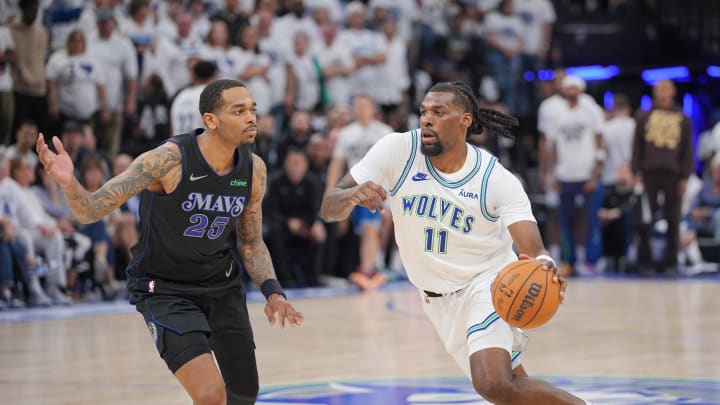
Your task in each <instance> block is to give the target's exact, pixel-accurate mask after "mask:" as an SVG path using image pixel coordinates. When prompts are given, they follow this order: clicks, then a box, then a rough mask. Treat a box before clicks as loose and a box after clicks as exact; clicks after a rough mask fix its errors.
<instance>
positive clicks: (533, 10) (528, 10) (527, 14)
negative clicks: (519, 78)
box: [513, 0, 557, 55]
mask: <svg viewBox="0 0 720 405" xmlns="http://www.w3.org/2000/svg"><path fill="white" fill-rule="evenodd" d="M513 9H514V12H515V14H517V15H518V16H519V17H520V19H521V20H522V22H523V26H524V27H525V35H524V36H523V38H524V40H525V43H524V46H523V48H524V49H523V51H524V53H526V54H528V55H537V54H538V53H539V52H540V51H541V50H542V48H543V46H544V45H545V44H543V43H542V41H543V28H544V26H545V24H553V23H555V20H556V19H557V17H556V16H555V7H553V5H552V3H551V2H550V1H549V0H522V1H516V2H513Z"/></svg>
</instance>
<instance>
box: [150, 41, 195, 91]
mask: <svg viewBox="0 0 720 405" xmlns="http://www.w3.org/2000/svg"><path fill="white" fill-rule="evenodd" d="M204 47H205V44H204V43H203V41H201V40H200V39H198V38H195V37H193V36H192V35H190V36H188V37H187V38H176V39H167V38H161V39H160V40H159V41H158V46H157V48H156V49H155V55H154V56H155V58H154V59H155V66H154V68H155V70H156V71H157V73H158V74H159V75H160V77H162V79H163V83H164V85H165V91H166V93H167V94H168V95H169V96H172V95H174V94H175V93H177V92H178V91H179V90H180V89H182V88H184V87H185V86H188V85H189V84H190V68H189V67H188V60H189V59H190V58H194V57H197V56H198V55H200V52H201V51H202V50H203V48H204Z"/></svg>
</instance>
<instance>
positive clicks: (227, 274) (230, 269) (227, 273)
mask: <svg viewBox="0 0 720 405" xmlns="http://www.w3.org/2000/svg"><path fill="white" fill-rule="evenodd" d="M232 266H233V262H230V268H229V269H228V271H226V272H225V277H230V273H232Z"/></svg>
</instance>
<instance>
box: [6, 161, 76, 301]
mask: <svg viewBox="0 0 720 405" xmlns="http://www.w3.org/2000/svg"><path fill="white" fill-rule="evenodd" d="M10 176H11V177H12V179H13V180H15V182H16V183H17V184H18V186H19V187H18V191H17V192H18V193H20V195H21V197H20V198H21V199H22V201H23V204H24V205H25V206H26V207H27V208H28V209H29V210H30V212H31V217H32V220H31V221H23V222H20V226H21V227H23V228H24V230H25V231H26V232H24V233H21V234H19V236H21V237H22V240H23V242H24V244H25V246H27V248H28V250H29V251H30V252H31V253H30V254H32V255H34V254H35V252H38V253H42V254H43V256H44V257H45V260H46V262H47V266H48V270H49V272H48V275H47V280H46V286H45V290H46V292H47V294H48V295H49V296H50V298H51V299H52V300H53V303H55V304H63V305H66V304H70V303H71V301H70V299H69V298H68V297H67V296H66V295H65V294H64V293H63V292H62V291H61V289H62V288H65V285H66V280H67V275H66V273H65V240H64V237H63V234H62V232H61V231H60V229H59V228H58V224H57V221H56V220H55V218H53V217H52V216H50V214H48V213H47V211H45V208H44V207H43V205H42V202H41V201H40V200H39V199H38V198H37V196H36V195H35V193H34V192H33V191H32V189H31V188H30V186H31V185H32V183H33V182H34V181H35V167H33V166H31V165H30V164H29V163H28V162H27V161H26V160H25V158H24V157H22V156H20V157H16V158H15V159H12V160H11V161H10Z"/></svg>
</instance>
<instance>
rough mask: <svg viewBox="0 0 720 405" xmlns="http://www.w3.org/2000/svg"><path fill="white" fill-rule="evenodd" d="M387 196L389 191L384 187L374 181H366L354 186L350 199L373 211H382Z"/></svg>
mask: <svg viewBox="0 0 720 405" xmlns="http://www.w3.org/2000/svg"><path fill="white" fill-rule="evenodd" d="M386 198H387V193H386V192H385V189H384V188H383V187H381V186H379V185H378V184H375V183H373V182H372V181H366V182H365V183H362V184H358V185H357V186H355V187H354V189H353V193H352V196H351V197H350V201H352V203H353V204H355V205H362V206H363V207H366V208H367V209H369V210H370V211H371V212H375V211H382V209H383V205H384V204H383V203H384V201H385V199H386Z"/></svg>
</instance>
